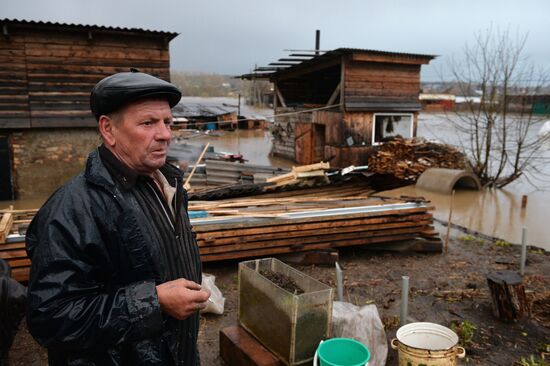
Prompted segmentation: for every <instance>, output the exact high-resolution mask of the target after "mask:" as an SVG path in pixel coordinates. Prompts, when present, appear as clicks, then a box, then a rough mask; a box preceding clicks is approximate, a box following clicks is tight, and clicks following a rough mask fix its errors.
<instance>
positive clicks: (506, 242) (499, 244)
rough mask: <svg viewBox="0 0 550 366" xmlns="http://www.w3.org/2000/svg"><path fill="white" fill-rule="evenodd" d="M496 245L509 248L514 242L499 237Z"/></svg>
mask: <svg viewBox="0 0 550 366" xmlns="http://www.w3.org/2000/svg"><path fill="white" fill-rule="evenodd" d="M495 245H496V246H497V247H501V248H507V247H511V246H512V243H510V242H508V241H506V240H502V239H499V240H497V241H495Z"/></svg>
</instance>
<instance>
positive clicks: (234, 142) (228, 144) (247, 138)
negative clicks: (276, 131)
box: [182, 129, 293, 168]
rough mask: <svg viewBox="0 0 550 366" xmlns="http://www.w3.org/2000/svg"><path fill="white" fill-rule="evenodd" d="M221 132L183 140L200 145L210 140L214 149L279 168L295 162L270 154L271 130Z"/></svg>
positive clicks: (251, 162)
mask: <svg viewBox="0 0 550 366" xmlns="http://www.w3.org/2000/svg"><path fill="white" fill-rule="evenodd" d="M220 132H221V133H222V135H221V136H213V135H203V136H199V137H195V138H192V139H189V140H183V141H182V142H183V143H187V144H189V145H193V146H199V147H201V146H204V145H206V143H207V142H209V143H210V146H214V151H216V152H230V153H234V154H242V155H243V157H244V158H245V159H246V160H247V163H250V164H257V165H270V166H276V167H279V168H288V167H291V166H292V164H293V163H292V162H291V161H288V160H285V159H281V158H277V157H274V156H269V152H270V151H271V146H272V142H271V139H272V137H271V133H270V132H269V131H265V130H261V129H256V130H235V131H223V130H222V131H220ZM199 151H200V150H199ZM191 163H194V162H191Z"/></svg>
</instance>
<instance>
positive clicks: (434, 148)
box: [368, 138, 466, 181]
mask: <svg viewBox="0 0 550 366" xmlns="http://www.w3.org/2000/svg"><path fill="white" fill-rule="evenodd" d="M368 161H369V171H370V172H374V173H379V174H392V175H394V176H395V177H397V178H399V179H403V180H410V181H416V179H417V178H418V177H419V176H420V174H422V173H423V172H424V171H425V170H426V169H428V168H449V169H465V168H466V159H465V158H464V155H463V154H462V153H461V152H460V151H458V150H457V149H455V148H454V147H452V146H449V145H443V144H436V143H432V142H427V141H425V140H423V139H412V140H404V139H401V138H396V139H394V140H391V141H388V142H386V143H384V144H382V145H380V147H379V149H378V150H377V151H376V153H374V154H373V155H371V156H370V157H369V160H368Z"/></svg>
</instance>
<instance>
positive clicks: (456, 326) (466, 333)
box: [451, 320, 477, 346]
mask: <svg viewBox="0 0 550 366" xmlns="http://www.w3.org/2000/svg"><path fill="white" fill-rule="evenodd" d="M451 329H452V330H453V332H455V333H456V334H457V335H458V338H459V339H460V343H461V344H462V345H464V346H466V345H469V344H471V343H472V339H473V338H474V335H475V331H476V329H477V327H476V325H475V324H474V323H472V322H471V321H469V320H464V321H463V322H460V323H459V322H457V321H453V322H452V323H451Z"/></svg>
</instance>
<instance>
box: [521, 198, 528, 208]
mask: <svg viewBox="0 0 550 366" xmlns="http://www.w3.org/2000/svg"><path fill="white" fill-rule="evenodd" d="M526 207H527V196H526V195H523V196H521V208H522V209H525V208H526Z"/></svg>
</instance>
